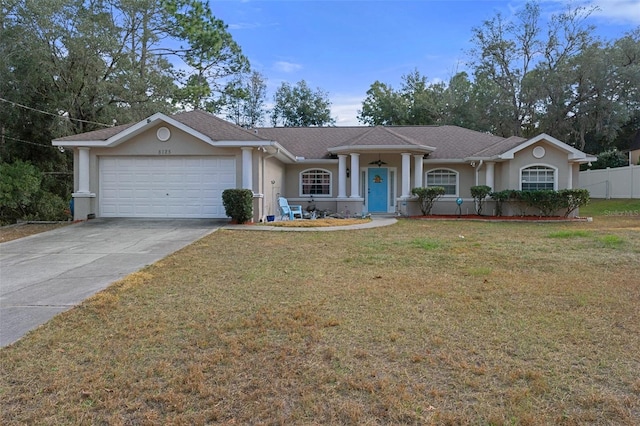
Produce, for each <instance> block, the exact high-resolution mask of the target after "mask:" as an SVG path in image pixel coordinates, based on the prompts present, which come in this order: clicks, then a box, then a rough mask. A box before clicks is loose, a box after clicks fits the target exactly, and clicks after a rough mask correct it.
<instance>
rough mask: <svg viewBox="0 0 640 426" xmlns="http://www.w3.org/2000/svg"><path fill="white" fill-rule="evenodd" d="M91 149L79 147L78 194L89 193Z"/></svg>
mask: <svg viewBox="0 0 640 426" xmlns="http://www.w3.org/2000/svg"><path fill="white" fill-rule="evenodd" d="M89 149H90V148H87V147H84V146H82V147H78V193H79V194H88V193H89V188H90V186H89V179H90V174H89Z"/></svg>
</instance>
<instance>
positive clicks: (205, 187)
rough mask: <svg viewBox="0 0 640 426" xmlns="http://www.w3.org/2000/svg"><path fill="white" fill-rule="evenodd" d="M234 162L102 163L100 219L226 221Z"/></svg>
mask: <svg viewBox="0 0 640 426" xmlns="http://www.w3.org/2000/svg"><path fill="white" fill-rule="evenodd" d="M235 164H236V163H235V158H233V157H129V158H127V157H122V158H120V157H101V158H100V199H99V203H100V215H101V216H105V217H156V218H160V217H191V218H225V217H226V214H225V211H224V206H223V205H222V191H223V190H224V189H227V188H233V187H235V176H236V173H235Z"/></svg>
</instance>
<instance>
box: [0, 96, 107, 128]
mask: <svg viewBox="0 0 640 426" xmlns="http://www.w3.org/2000/svg"><path fill="white" fill-rule="evenodd" d="M0 101H3V102H7V103H10V104H11V105H14V106H17V107H20V108H24V109H28V110H30V111H35V112H39V113H41V114H46V115H51V116H53V117H58V118H62V119H64V120H73V121H78V122H80V123H88V124H96V125H98V126H104V127H113V125H112V124H104V123H98V122H96V121H89V120H81V119H79V118H71V117H66V116H62V115H60V114H54V113H52V112H48V111H43V110H41V109H37V108H32V107H30V106H26V105H22V104H19V103H17V102H13V101H10V100H8V99H4V98H0Z"/></svg>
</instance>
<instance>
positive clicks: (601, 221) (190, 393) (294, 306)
mask: <svg viewBox="0 0 640 426" xmlns="http://www.w3.org/2000/svg"><path fill="white" fill-rule="evenodd" d="M581 215H582V213H581ZM638 265H640V217H628V216H627V217H621V216H601V217H600V216H599V217H596V218H594V221H593V222H578V223H575V222H574V223H568V222H563V223H493V222H491V223H486V222H465V221H416V220H406V219H403V220H400V221H399V222H398V223H397V224H395V225H392V226H388V227H382V228H373V229H365V230H358V231H336V232H321V233H320V232H319V233H316V232H302V233H301V232H246V231H241V230H226V229H225V230H219V231H217V232H215V233H213V234H211V235H209V236H207V237H205V238H203V239H202V240H200V241H198V242H196V243H194V244H192V245H191V246H189V247H186V248H185V249H183V250H181V251H179V252H178V253H176V254H174V255H172V256H169V257H167V258H165V259H164V260H162V261H161V262H158V263H156V264H154V265H152V266H150V267H148V268H146V269H144V270H143V271H141V272H138V273H135V274H132V275H131V276H129V277H127V278H126V279H124V280H122V281H121V282H119V283H117V284H115V285H113V286H111V287H110V288H109V289H107V290H106V291H104V292H102V293H100V294H98V295H96V296H94V297H93V298H91V299H90V300H88V301H86V302H85V303H84V304H82V305H81V306H79V307H77V308H75V309H72V310H71V311H68V312H66V313H64V314H62V315H59V316H57V317H56V318H54V319H53V320H52V321H50V322H49V323H47V324H46V325H44V326H43V327H41V328H39V329H38V330H36V331H34V332H32V333H30V334H29V335H28V336H26V337H25V338H24V339H22V340H21V341H19V342H18V343H16V344H14V345H13V346H10V347H7V348H4V349H2V350H1V351H0V356H1V362H2V371H1V373H0V374H1V375H0V401H1V402H0V413H1V416H2V417H1V419H2V421H1V423H2V424H5V425H18V424H39V425H40V424H45V425H47V424H48V425H60V424H110V425H119V424H123V425H124V424H143V425H144V424H211V423H221V424H430V423H433V424H496V425H499V424H527V425H537V424H566V425H577V424H622V425H635V424H639V423H640V376H639V375H638V372H639V371H640V357H639V356H638V354H639V353H640V309H639V306H640V270H639V269H638Z"/></svg>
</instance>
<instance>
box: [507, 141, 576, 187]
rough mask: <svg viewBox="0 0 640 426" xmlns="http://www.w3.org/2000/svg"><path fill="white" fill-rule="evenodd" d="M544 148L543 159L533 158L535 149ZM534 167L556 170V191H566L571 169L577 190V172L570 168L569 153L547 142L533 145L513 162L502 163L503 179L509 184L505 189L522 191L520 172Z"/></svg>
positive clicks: (522, 151)
mask: <svg viewBox="0 0 640 426" xmlns="http://www.w3.org/2000/svg"><path fill="white" fill-rule="evenodd" d="M538 146H542V147H543V148H544V149H545V155H544V156H543V157H542V158H536V157H534V156H533V150H534V148H536V147H538ZM534 165H541V166H549V167H553V168H555V169H556V174H557V176H556V185H557V187H556V188H554V189H556V190H557V189H565V188H567V184H568V182H569V169H570V168H571V173H572V177H573V187H574V188H575V184H576V179H577V178H578V176H577V174H576V170H575V168H574V167H573V166H571V167H570V166H569V163H568V156H567V153H566V152H564V151H561V150H559V149H557V148H556V147H555V146H554V145H551V144H549V143H546V142H539V143H536V144H533V145H531V146H529V147H527V148H525V149H523V150H521V151H518V152H516V153H515V155H514V158H513V160H510V161H508V162H504V163H502V169H503V171H502V173H501V178H502V179H504V182H506V183H507V187H505V188H503V189H518V190H519V189H521V188H520V172H521V170H522V168H524V167H530V166H534Z"/></svg>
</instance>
